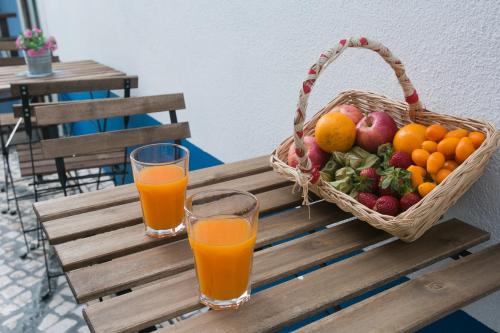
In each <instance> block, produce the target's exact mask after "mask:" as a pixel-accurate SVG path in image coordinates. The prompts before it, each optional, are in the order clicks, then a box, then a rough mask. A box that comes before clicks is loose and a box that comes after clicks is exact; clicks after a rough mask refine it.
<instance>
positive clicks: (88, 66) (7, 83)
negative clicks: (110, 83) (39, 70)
mask: <svg viewBox="0 0 500 333" xmlns="http://www.w3.org/2000/svg"><path fill="white" fill-rule="evenodd" d="M27 69H28V68H27V66H26V65H21V66H3V67H0V98H2V99H3V98H10V97H17V96H13V95H12V93H11V85H12V84H22V83H27V84H30V83H31V84H32V83H47V84H54V83H57V82H61V84H67V81H79V80H85V79H94V78H101V77H111V76H118V75H125V73H123V72H121V71H118V70H116V69H113V68H111V67H109V66H106V65H103V64H100V63H98V62H96V61H94V60H81V61H69V62H60V63H57V62H55V63H52V69H53V71H54V74H53V75H50V76H47V77H41V78H28V77H26V76H24V75H20V74H21V73H23V72H26V71H27ZM35 93H36V92H31V95H35Z"/></svg>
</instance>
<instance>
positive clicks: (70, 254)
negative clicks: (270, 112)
mask: <svg viewBox="0 0 500 333" xmlns="http://www.w3.org/2000/svg"><path fill="white" fill-rule="evenodd" d="M268 160H269V158H268V156H263V157H259V158H254V159H251V160H245V161H241V162H236V163H231V164H226V165H221V166H217V167H212V168H207V169H202V170H198V171H193V172H191V173H190V177H189V185H188V194H192V193H194V192H196V191H201V190H207V189H213V188H234V189H240V190H245V191H250V192H252V193H254V194H255V195H256V196H257V198H258V199H259V201H260V203H261V221H260V225H259V232H258V236H257V244H256V251H255V255H254V265H253V267H254V268H253V273H252V286H253V288H254V289H255V288H258V292H257V293H256V294H254V295H253V296H252V298H251V300H250V302H249V303H248V304H245V305H243V306H242V308H241V309H239V310H238V311H208V312H204V313H201V314H199V315H197V316H193V317H190V318H189V319H186V320H181V321H176V322H175V325H174V326H173V327H168V329H166V330H165V332H169V331H171V332H177V331H181V332H222V331H223V332H269V331H277V330H279V329H282V328H286V327H289V326H290V325H293V324H296V323H298V322H300V321H301V320H303V319H305V318H308V317H310V316H313V315H318V314H323V313H324V311H325V310H329V311H330V312H334V313H333V315H330V316H327V317H325V318H324V319H322V320H320V321H317V322H316V323H313V324H310V325H307V326H305V327H304V330H324V331H328V332H330V331H332V330H333V329H331V327H332V328H333V327H339V328H341V329H339V330H338V331H344V329H345V330H346V331H353V332H363V331H370V326H369V325H370V321H369V319H363V318H362V317H363V315H364V314H367V318H372V319H373V320H374V322H373V323H372V324H373V326H372V327H374V328H375V329H376V328H378V327H379V325H380V327H381V328H382V329H381V330H379V331H384V332H385V331H392V330H396V331H397V330H398V329H399V327H401V329H400V330H404V331H408V330H413V329H416V328H418V327H422V326H423V325H425V324H428V323H431V322H432V321H435V320H437V319H438V318H440V317H442V316H444V315H445V314H447V313H449V312H450V311H453V310H456V309H458V308H460V307H462V306H464V305H465V304H468V303H470V302H472V301H474V300H476V299H478V298H480V297H482V296H484V295H486V294H488V293H490V292H493V291H495V290H497V289H498V288H499V287H500V266H499V264H500V246H499V245H495V246H493V247H490V248H488V249H487V250H485V252H478V253H475V254H472V255H470V256H468V257H467V258H462V259H460V260H458V261H457V262H456V263H454V264H452V265H450V266H448V267H446V268H444V269H443V270H439V271H435V272H432V273H428V274H429V275H423V276H422V277H419V278H417V279H415V280H410V281H409V282H407V283H405V284H402V285H400V286H397V287H393V288H390V289H389V290H388V291H387V292H385V293H383V294H379V295H376V296H372V297H370V298H368V299H367V300H366V301H363V302H361V303H359V304H355V305H353V306H351V307H347V308H345V309H339V308H338V305H339V304H342V303H344V302H345V301H346V300H350V299H353V298H354V297H357V296H359V295H362V294H364V293H365V292H367V291H369V290H372V289H374V288H377V287H380V286H382V285H385V284H386V283H388V282H391V281H394V280H397V279H398V278H400V277H402V276H405V275H407V274H409V273H411V272H414V271H418V270H419V269H421V268H423V267H425V266H428V265H430V264H433V263H435V262H437V261H440V260H443V259H445V258H449V257H450V256H456V255H458V254H465V253H466V252H464V251H465V250H467V249H470V248H471V247H473V246H474V245H476V244H479V243H482V242H484V241H486V240H488V239H489V234H488V233H487V232H484V231H482V230H479V229H477V228H475V227H472V226H470V225H468V224H466V223H464V222H461V221H459V220H449V221H445V222H442V223H440V224H438V225H436V226H434V227H433V228H431V229H430V230H429V231H428V232H427V233H426V234H425V235H424V236H423V237H422V238H420V239H419V240H417V241H415V242H413V243H404V242H402V241H399V240H395V239H393V238H391V236H390V235H388V234H386V233H385V232H383V231H380V230H377V229H374V228H372V227H370V226H369V225H368V224H366V223H364V222H362V221H359V220H357V219H353V218H352V216H351V215H350V214H348V213H346V212H343V211H342V210H340V209H339V208H338V207H337V206H335V205H333V204H330V203H326V202H322V201H317V202H314V204H312V205H311V206H310V208H307V207H298V205H300V203H301V202H302V198H300V196H299V194H294V193H293V192H292V187H293V186H292V184H290V183H289V182H288V181H286V180H285V179H283V178H282V177H280V176H279V175H277V174H276V173H274V172H273V171H272V170H271V168H270V166H269V162H268ZM291 208H293V209H291ZM34 209H35V212H36V214H37V217H38V219H39V221H41V223H42V226H43V229H44V231H45V233H46V235H47V237H48V240H49V242H50V243H51V244H53V245H54V249H55V252H56V255H57V257H58V259H59V261H60V263H61V266H62V269H63V271H64V272H65V274H66V276H67V279H68V282H69V285H70V287H71V290H72V292H73V294H74V296H75V299H76V300H77V302H79V303H87V306H86V307H85V308H84V310H83V316H84V318H85V320H86V321H87V324H88V325H89V328H90V330H91V331H92V332H130V331H138V330H141V329H145V328H148V327H151V326H154V325H157V324H160V323H163V322H165V321H167V320H171V319H173V318H176V317H178V316H180V315H183V314H188V313H190V312H191V311H193V310H196V309H200V308H202V305H201V304H200V303H199V301H198V296H197V283H196V276H195V273H194V271H193V258H192V254H191V251H190V248H189V243H188V241H187V240H186V238H185V235H180V236H178V237H176V238H172V239H162V240H153V239H151V238H148V237H147V236H145V235H144V226H143V225H142V218H141V216H142V215H141V209H140V204H139V202H138V194H137V191H136V190H135V187H134V185H125V186H119V187H116V188H109V189H104V190H100V191H96V192H91V193H85V194H78V195H75V196H70V197H66V198H58V199H54V200H50V201H45V202H39V203H36V204H35V205H34ZM309 215H310V217H309ZM469 278H473V279H474V281H473V282H471V281H470V280H469ZM460 290H462V292H460ZM419 291H421V293H418V297H417V295H415V293H416V292H419ZM405 302H408V304H406V303H405ZM382 303H383V306H382ZM370 304H371V305H370ZM391 304H392V305H391ZM335 307H337V308H336V310H335ZM374 307H376V308H377V309H378V311H373V310H372V309H373V308H374ZM400 310H401V312H400V313H399V311H400ZM354 321H356V322H354ZM402 323H404V324H402ZM349 325H352V327H353V329H350V326H349ZM398 325H401V326H398Z"/></svg>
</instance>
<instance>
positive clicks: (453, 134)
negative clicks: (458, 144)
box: [444, 128, 469, 139]
mask: <svg viewBox="0 0 500 333" xmlns="http://www.w3.org/2000/svg"><path fill="white" fill-rule="evenodd" d="M467 135H469V132H468V131H467V130H464V129H463V128H457V129H455V130H453V131H449V132H448V133H446V135H445V136H444V137H445V138H459V139H460V138H463V137H465V136H467Z"/></svg>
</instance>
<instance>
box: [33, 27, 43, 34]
mask: <svg viewBox="0 0 500 333" xmlns="http://www.w3.org/2000/svg"><path fill="white" fill-rule="evenodd" d="M33 32H36V33H37V34H41V33H42V30H41V29H39V28H33Z"/></svg>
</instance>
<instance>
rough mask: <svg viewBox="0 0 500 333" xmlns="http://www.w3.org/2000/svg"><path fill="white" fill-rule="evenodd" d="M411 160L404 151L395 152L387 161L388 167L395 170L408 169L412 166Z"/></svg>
mask: <svg viewBox="0 0 500 333" xmlns="http://www.w3.org/2000/svg"><path fill="white" fill-rule="evenodd" d="M412 164H413V163H412V160H411V156H410V154H408V153H407V152H404V151H397V152H395V153H394V154H393V155H392V156H391V159H390V160H389V165H390V166H393V167H395V168H401V169H404V170H406V169H408V167H409V166H410V165H412Z"/></svg>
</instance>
